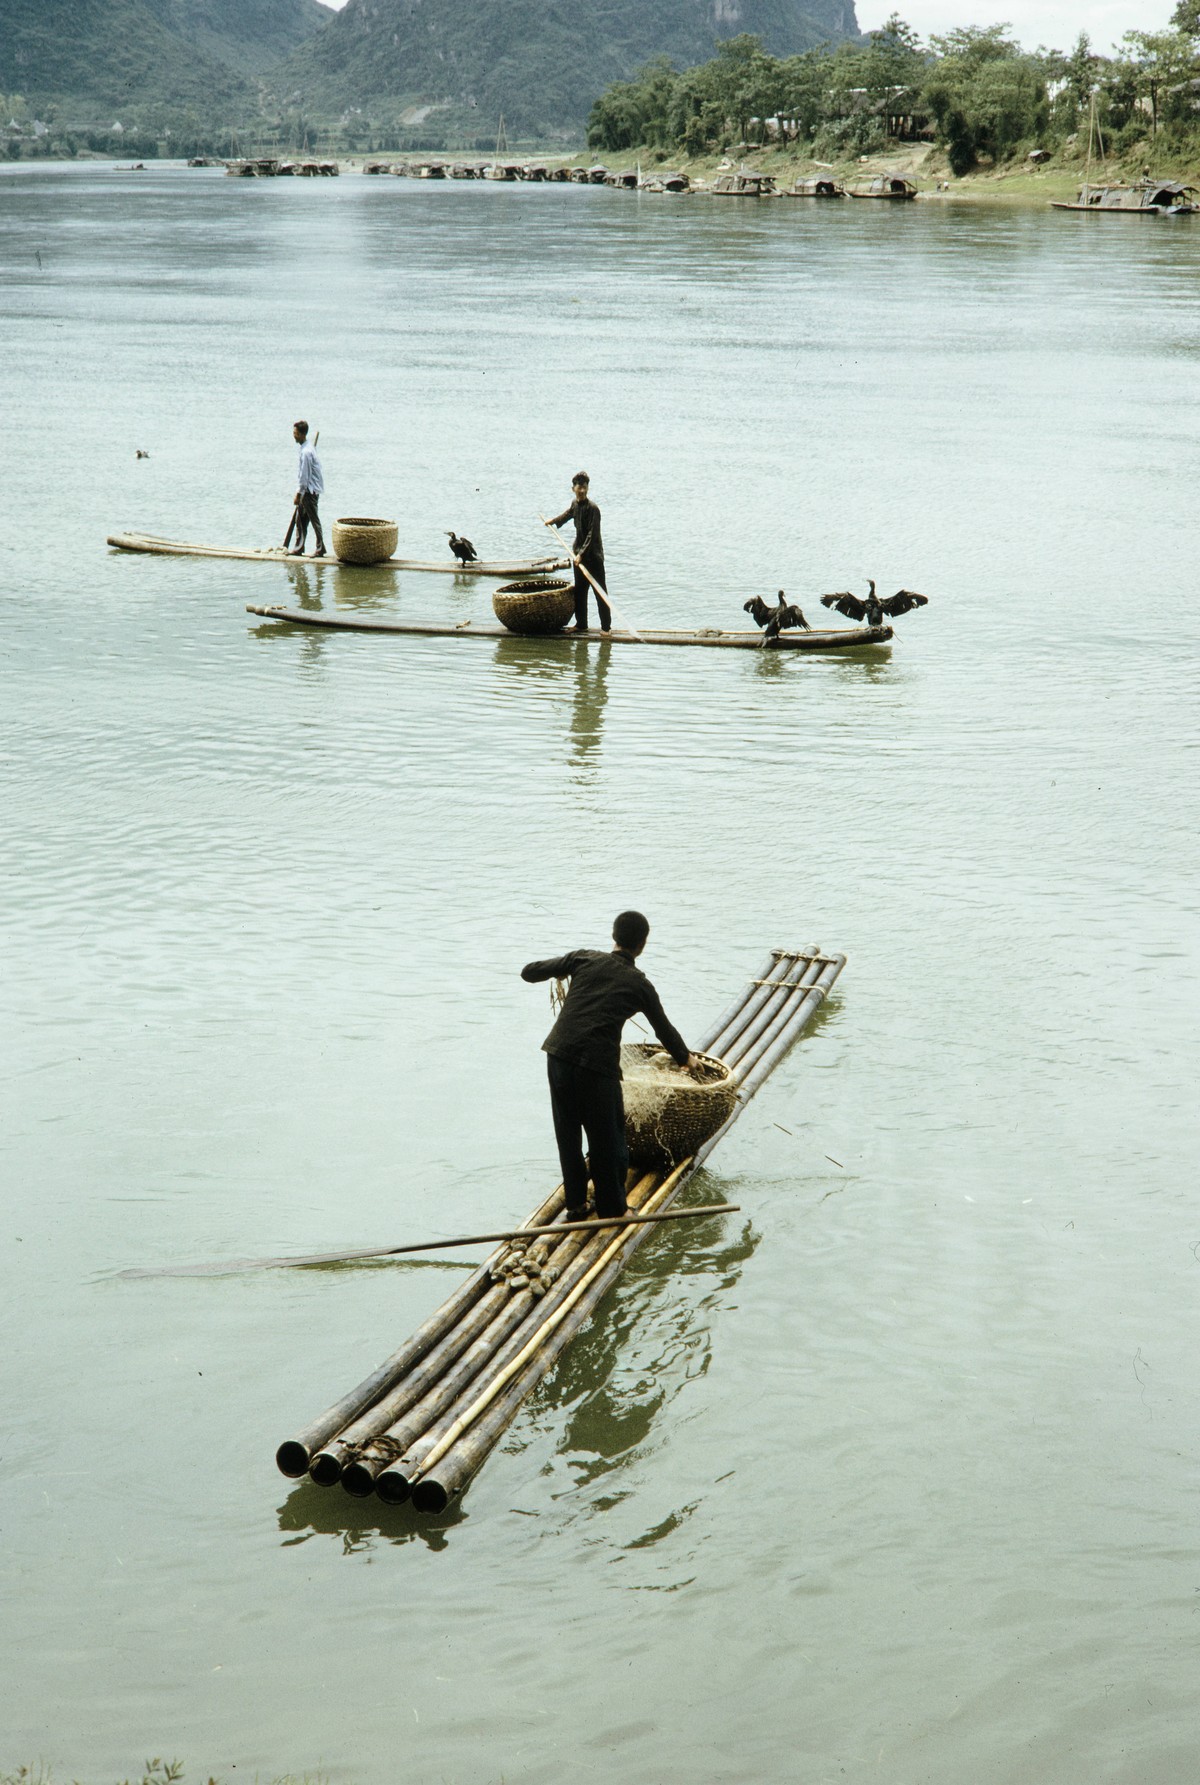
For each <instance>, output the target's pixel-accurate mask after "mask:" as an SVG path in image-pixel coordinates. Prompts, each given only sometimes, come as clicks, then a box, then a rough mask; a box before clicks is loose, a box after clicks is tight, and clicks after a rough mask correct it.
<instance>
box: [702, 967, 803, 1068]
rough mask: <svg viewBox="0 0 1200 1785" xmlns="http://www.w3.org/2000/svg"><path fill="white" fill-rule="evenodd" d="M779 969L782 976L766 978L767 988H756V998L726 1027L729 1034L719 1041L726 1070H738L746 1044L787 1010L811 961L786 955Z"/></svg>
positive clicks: (748, 1044) (746, 1048) (763, 986)
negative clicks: (757, 991) (757, 994)
mask: <svg viewBox="0 0 1200 1785" xmlns="http://www.w3.org/2000/svg"><path fill="white" fill-rule="evenodd" d="M780 967H782V973H780V975H779V976H770V978H768V984H766V985H762V987H759V998H752V1000H750V1001H748V1003H746V1007H745V1010H743V1012H741V1016H739V1017H737V1019H736V1023H734V1025H732V1026H730V1034H729V1035H727V1037H723V1042H721V1046H723V1053H721V1059H723V1060H727V1062H729V1064H730V1066H739V1064H741V1060H743V1059H745V1055H746V1051H748V1048H750V1044H752V1042H754V1041H755V1037H757V1035H759V1034H761V1032H762V1028H764V1026H766V1025H768V1023H771V1021H775V1017H777V1016H779V1014H780V1012H782V1010H786V1009H787V1003H789V1001H791V996H793V992H795V987H796V985H800V984H804V980H805V976H807V975H809V971H811V967H812V957H811V955H795V957H793V955H786V957H782V959H780ZM796 975H798V976H796Z"/></svg>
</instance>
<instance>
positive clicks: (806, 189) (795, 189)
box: [783, 178, 846, 198]
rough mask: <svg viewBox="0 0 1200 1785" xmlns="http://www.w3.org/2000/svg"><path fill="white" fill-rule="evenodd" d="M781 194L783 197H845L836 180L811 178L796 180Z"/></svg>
mask: <svg viewBox="0 0 1200 1785" xmlns="http://www.w3.org/2000/svg"><path fill="white" fill-rule="evenodd" d="M783 196H784V198H845V196H846V194H845V191H844V189H843V188H842V187H841V186H839V185H838V183H837V181H836V180H830V179H827V178H820V179H818V178H813V179H809V180H796V181H795V182H794V184H792V185H791V186H789V187H787V189H786V190H785V192H784V194H783Z"/></svg>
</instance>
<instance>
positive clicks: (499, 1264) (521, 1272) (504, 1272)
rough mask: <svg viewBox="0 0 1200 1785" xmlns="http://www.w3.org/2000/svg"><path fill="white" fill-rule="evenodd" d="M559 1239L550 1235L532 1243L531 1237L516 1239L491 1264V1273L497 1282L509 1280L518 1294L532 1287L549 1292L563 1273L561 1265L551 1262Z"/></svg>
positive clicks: (541, 1292)
mask: <svg viewBox="0 0 1200 1785" xmlns="http://www.w3.org/2000/svg"><path fill="white" fill-rule="evenodd" d="M563 1237H564V1238H566V1237H567V1236H566V1235H564V1236H563ZM557 1243H558V1242H557V1241H556V1240H554V1239H553V1238H548V1237H543V1238H542V1239H539V1240H535V1241H534V1243H533V1245H532V1246H531V1245H530V1244H529V1243H528V1241H527V1240H514V1241H512V1242H511V1244H510V1245H508V1246H506V1247H505V1249H504V1251H503V1252H502V1253H501V1255H500V1257H499V1258H498V1259H497V1260H496V1262H495V1264H493V1265H491V1266H490V1267H489V1270H488V1276H489V1277H490V1278H491V1280H492V1282H493V1283H507V1285H508V1287H509V1288H510V1289H511V1290H513V1291H514V1292H515V1293H516V1294H520V1292H521V1290H523V1289H528V1291H529V1293H530V1294H531V1295H535V1296H540V1295H545V1293H546V1291H547V1290H548V1289H549V1288H550V1286H551V1285H552V1284H553V1283H555V1282H556V1281H557V1279H558V1277H559V1276H560V1275H561V1267H560V1266H558V1265H552V1264H551V1263H550V1262H549V1259H550V1254H551V1252H552V1251H553V1250H554V1248H555V1246H556V1245H557Z"/></svg>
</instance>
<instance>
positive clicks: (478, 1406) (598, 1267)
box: [420, 1161, 686, 1475]
mask: <svg viewBox="0 0 1200 1785" xmlns="http://www.w3.org/2000/svg"><path fill="white" fill-rule="evenodd" d="M685 1164H686V1161H685ZM683 1170H684V1165H677V1166H676V1167H675V1169H674V1171H672V1172H671V1173H670V1174H669V1175H668V1176H667V1177H666V1178H664V1179H663V1181H662V1184H661V1185H660V1186H659V1188H658V1189H657V1190H655V1191H653V1192H652V1193H651V1195H650V1196H649V1197H648V1198H647V1204H649V1203H651V1202H653V1203H655V1204H656V1205H657V1204H661V1203H662V1202H663V1201H665V1200H666V1198H667V1197H668V1196H669V1194H670V1193H671V1192H672V1191H673V1190H674V1188H675V1185H676V1183H677V1181H678V1179H679V1176H680V1173H681V1172H682V1171H683ZM627 1237H628V1236H627V1234H622V1233H618V1234H617V1235H616V1237H615V1238H614V1239H612V1240H610V1241H609V1242H608V1244H607V1245H606V1246H605V1248H604V1250H603V1252H602V1253H601V1255H600V1257H599V1258H598V1259H597V1260H596V1261H595V1263H594V1264H592V1265H591V1266H590V1267H589V1269H588V1270H587V1271H586V1272H585V1273H584V1275H583V1276H582V1277H581V1278H580V1280H579V1282H578V1283H577V1284H576V1285H575V1287H574V1289H572V1291H571V1293H570V1294H569V1295H568V1296H566V1297H565V1298H564V1300H563V1302H562V1303H561V1304H560V1306H559V1307H558V1308H556V1309H555V1310H554V1312H553V1313H552V1314H551V1315H550V1316H549V1317H548V1319H546V1320H544V1321H543V1322H542V1323H541V1325H540V1326H539V1327H538V1329H537V1331H536V1332H535V1333H534V1334H533V1335H532V1337H531V1338H530V1339H529V1340H528V1341H527V1342H526V1344H525V1345H524V1346H523V1347H522V1349H521V1350H520V1351H519V1352H518V1353H517V1355H516V1356H515V1357H514V1358H513V1359H511V1361H510V1362H509V1363H508V1364H506V1365H505V1367H504V1369H503V1370H501V1371H500V1373H499V1375H497V1376H495V1377H493V1378H492V1380H491V1381H490V1382H489V1383H488V1386H487V1387H486V1388H485V1389H484V1390H483V1392H482V1393H481V1394H480V1395H479V1396H478V1397H477V1398H476V1399H475V1400H474V1401H472V1402H471V1404H470V1406H469V1407H467V1408H466V1409H465V1410H464V1412H462V1413H461V1414H460V1415H459V1417H458V1418H457V1419H456V1420H455V1421H454V1424H453V1425H452V1426H451V1427H450V1429H449V1431H448V1432H447V1433H446V1434H445V1436H444V1437H442V1438H440V1439H439V1440H438V1442H437V1443H436V1444H435V1445H434V1447H433V1449H432V1450H431V1451H430V1452H429V1455H428V1456H426V1457H424V1458H423V1459H422V1461H421V1464H420V1472H421V1474H422V1475H425V1474H427V1473H428V1472H429V1470H430V1469H431V1468H432V1467H433V1465H434V1464H435V1463H437V1462H439V1461H440V1460H441V1458H442V1457H443V1456H445V1454H446V1452H447V1451H448V1450H449V1449H450V1446H451V1445H452V1444H453V1443H454V1441H455V1439H456V1438H459V1437H460V1436H461V1435H462V1433H463V1432H465V1431H466V1429H467V1427H468V1426H469V1425H470V1424H471V1423H472V1421H473V1420H475V1419H477V1418H478V1417H479V1415H480V1414H481V1413H482V1412H483V1411H484V1409H485V1408H486V1407H488V1406H489V1405H490V1404H491V1402H492V1401H493V1400H494V1399H495V1398H496V1396H497V1395H498V1394H499V1392H500V1390H501V1389H502V1388H503V1387H504V1386H505V1384H506V1383H507V1382H510V1381H511V1380H512V1378H513V1377H514V1376H515V1375H517V1373H518V1372H519V1370H520V1369H521V1367H522V1366H523V1365H524V1364H526V1363H528V1361H529V1359H530V1357H531V1356H532V1355H533V1353H534V1352H535V1351H536V1350H537V1348H538V1346H539V1345H540V1344H541V1343H542V1341H543V1339H544V1338H545V1337H547V1336H548V1335H549V1334H550V1333H551V1332H553V1331H554V1330H555V1328H556V1327H558V1326H561V1324H562V1322H563V1320H564V1319H565V1318H566V1316H567V1314H568V1313H569V1312H570V1311H571V1309H572V1308H573V1307H575V1306H576V1304H577V1303H578V1301H579V1298H580V1297H581V1296H582V1294H583V1292H584V1290H585V1289H587V1288H588V1287H589V1285H590V1284H592V1283H593V1282H594V1281H595V1279H596V1278H597V1276H599V1274H600V1272H601V1271H602V1270H603V1269H604V1267H605V1265H606V1264H608V1263H610V1262H611V1260H612V1259H613V1257H614V1256H615V1254H616V1253H617V1252H619V1251H620V1250H621V1247H622V1246H623V1245H624V1244H625V1243H626V1239H627Z"/></svg>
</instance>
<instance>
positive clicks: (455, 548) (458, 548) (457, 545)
mask: <svg viewBox="0 0 1200 1785" xmlns="http://www.w3.org/2000/svg"><path fill="white" fill-rule="evenodd" d="M446 538H447V539H448V540H449V541H450V550H451V551H452V552H453V553H454V556H455V557H456V558H457V559H458V561H459V563H460V564H474V562H475V560H476V558H478V556H479V553H478V552H477V551H476V550H475V547H474V546H473V545H472V544H471V541H470V540H469V539H460V538H459V536H458V534H457V533H451V532H447V534H446Z"/></svg>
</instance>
